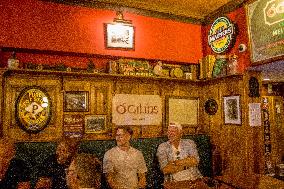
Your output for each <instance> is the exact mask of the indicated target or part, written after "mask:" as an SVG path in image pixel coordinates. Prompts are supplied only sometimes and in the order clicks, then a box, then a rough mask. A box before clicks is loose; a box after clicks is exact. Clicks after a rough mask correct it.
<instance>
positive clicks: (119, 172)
mask: <svg viewBox="0 0 284 189" xmlns="http://www.w3.org/2000/svg"><path fill="white" fill-rule="evenodd" d="M132 134H133V131H132V129H131V128H130V127H118V128H117V129H116V137H115V139H116V143H117V146H116V147H114V148H112V149H110V150H108V151H107V152H106V153H105V155H104V160H103V173H105V174H106V178H107V182H108V184H109V186H110V187H111V188H112V189H137V188H145V187H146V177H145V173H146V171H147V167H146V163H145V160H144V157H143V155H142V152H141V151H139V150H137V149H135V148H133V147H131V146H130V139H131V136H132Z"/></svg>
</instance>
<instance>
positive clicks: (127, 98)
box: [112, 94, 162, 125]
mask: <svg viewBox="0 0 284 189" xmlns="http://www.w3.org/2000/svg"><path fill="white" fill-rule="evenodd" d="M112 122H113V123H114V124H116V125H160V124H161V122H162V100H161V97H160V96H159V95H132V94H116V95H115V96H114V97H113V101H112Z"/></svg>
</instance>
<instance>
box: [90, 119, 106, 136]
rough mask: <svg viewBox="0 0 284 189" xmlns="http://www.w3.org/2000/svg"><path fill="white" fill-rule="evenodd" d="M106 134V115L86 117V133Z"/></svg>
mask: <svg viewBox="0 0 284 189" xmlns="http://www.w3.org/2000/svg"><path fill="white" fill-rule="evenodd" d="M104 132H106V115H87V116H86V117H85V133H104Z"/></svg>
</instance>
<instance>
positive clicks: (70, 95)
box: [64, 91, 89, 112]
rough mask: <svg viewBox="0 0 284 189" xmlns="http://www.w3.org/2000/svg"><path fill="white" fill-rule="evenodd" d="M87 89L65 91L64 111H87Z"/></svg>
mask: <svg viewBox="0 0 284 189" xmlns="http://www.w3.org/2000/svg"><path fill="white" fill-rule="evenodd" d="M88 111H89V92H88V91H66V92H65V95H64V112H88Z"/></svg>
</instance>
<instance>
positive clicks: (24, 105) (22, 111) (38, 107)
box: [16, 86, 51, 133]
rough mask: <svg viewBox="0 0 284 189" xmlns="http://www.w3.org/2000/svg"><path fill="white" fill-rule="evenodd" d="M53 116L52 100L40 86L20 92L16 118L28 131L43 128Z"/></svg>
mask: <svg viewBox="0 0 284 189" xmlns="http://www.w3.org/2000/svg"><path fill="white" fill-rule="evenodd" d="M50 118H51V100H50V98H49V96H48V94H47V92H46V91H45V90H43V89H42V88H40V87H37V86H32V87H27V88H25V89H24V90H22V92H21V93H20V94H19V96H18V98H17V101H16V120H17V122H18V124H19V125H20V127H21V128H22V129H23V130H25V131H26V132H28V133H38V132H40V131H41V130H43V129H44V128H45V127H46V126H47V125H48V123H49V121H50Z"/></svg>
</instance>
